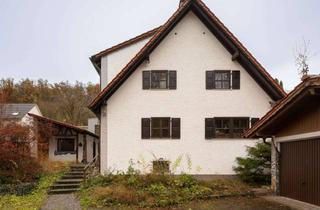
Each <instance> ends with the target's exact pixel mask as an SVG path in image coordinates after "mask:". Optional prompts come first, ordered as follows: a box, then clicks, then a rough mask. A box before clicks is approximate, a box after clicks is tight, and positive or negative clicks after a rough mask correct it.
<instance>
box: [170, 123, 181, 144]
mask: <svg viewBox="0 0 320 210" xmlns="http://www.w3.org/2000/svg"><path fill="white" fill-rule="evenodd" d="M180 127H181V126H180V118H172V119H171V138H172V139H180Z"/></svg>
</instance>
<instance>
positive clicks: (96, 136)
mask: <svg viewBox="0 0 320 210" xmlns="http://www.w3.org/2000/svg"><path fill="white" fill-rule="evenodd" d="M28 115H29V116H31V117H33V118H34V119H37V120H39V121H45V122H48V123H52V124H54V125H58V126H63V127H66V128H70V129H72V130H75V131H76V132H78V133H82V134H88V135H90V136H93V137H95V138H99V136H98V135H96V134H94V133H92V132H90V131H88V130H86V129H82V128H79V127H77V126H75V125H71V124H68V123H64V122H60V121H57V120H53V119H50V118H47V117H43V116H39V115H35V114H31V113H28Z"/></svg>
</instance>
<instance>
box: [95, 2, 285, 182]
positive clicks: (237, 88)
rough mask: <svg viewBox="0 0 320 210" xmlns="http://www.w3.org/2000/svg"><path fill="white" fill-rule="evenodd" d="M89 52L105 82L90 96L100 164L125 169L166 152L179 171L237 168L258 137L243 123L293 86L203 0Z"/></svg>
mask: <svg viewBox="0 0 320 210" xmlns="http://www.w3.org/2000/svg"><path fill="white" fill-rule="evenodd" d="M240 18H241V17H240ZM243 24H245V23H243ZM251 30H253V29H251ZM248 33H249V31H248ZM91 61H92V63H93V65H94V67H95V68H96V70H97V72H98V73H99V74H100V79H101V89H102V91H101V92H100V94H99V95H98V96H97V97H96V98H95V99H94V101H93V102H92V103H91V104H90V108H91V110H93V111H94V112H95V113H96V114H97V116H98V117H99V118H100V121H101V122H100V126H101V132H100V138H101V172H102V173H103V172H106V171H108V170H122V171H126V170H127V168H128V166H129V165H130V164H129V161H130V159H132V160H133V162H137V161H139V162H140V163H141V164H143V165H145V166H149V165H151V167H148V170H152V168H153V169H154V170H156V168H157V166H158V165H159V162H157V161H159V160H161V161H162V162H161V163H164V164H165V165H166V167H167V168H168V169H169V170H171V172H173V173H180V172H181V171H184V172H187V173H190V174H194V175H198V176H202V177H206V176H212V175H215V176H232V175H234V174H235V173H234V171H233V166H234V165H235V159H236V157H239V156H245V155H246V148H247V146H253V145H254V144H255V143H256V141H257V140H256V139H244V138H242V134H243V132H244V130H246V129H248V128H249V127H251V126H252V125H253V124H254V123H255V122H256V121H257V120H258V119H259V118H260V117H262V116H263V115H264V114H265V113H267V112H268V111H269V110H270V109H271V108H272V104H274V103H275V102H276V101H278V100H280V99H282V98H283V97H284V96H286V93H285V92H284V91H283V89H282V88H281V87H280V86H279V85H278V84H277V83H276V82H275V81H274V80H273V78H272V77H271V76H270V75H269V74H268V73H267V71H266V70H265V69H264V68H263V67H262V66H261V64H260V63H259V62H258V61H257V60H256V59H255V58H254V57H253V55H251V54H250V53H249V52H248V50H247V49H246V48H245V47H244V46H243V45H242V44H241V43H240V42H239V40H238V39H237V38H236V37H235V36H234V35H233V34H232V33H231V32H230V31H229V30H228V29H227V28H226V27H225V26H224V25H223V23H222V22H220V20H219V19H218V18H217V17H216V16H215V15H214V14H213V13H212V12H211V11H210V10H209V8H207V7H206V5H205V4H204V3H203V2H202V1H200V0H185V1H181V2H180V5H179V8H178V9H177V11H176V12H175V13H174V14H173V15H172V16H171V17H170V18H169V20H168V21H167V22H166V23H164V25H162V26H161V27H159V28H156V29H154V30H152V31H149V32H147V33H144V34H142V35H140V36H138V37H136V38H133V39H131V40H128V41H126V42H124V43H121V44H119V45H116V46H114V47H112V48H109V49H107V50H104V51H102V52H100V53H98V54H96V55H94V56H92V57H91ZM180 157H183V160H182V161H181V163H180V164H178V165H179V166H180V167H178V169H177V170H175V168H176V167H175V165H177V164H176V163H178V162H179V159H180ZM188 160H189V161H188ZM188 162H189V163H188ZM135 167H140V168H143V166H141V165H140V166H139V165H135Z"/></svg>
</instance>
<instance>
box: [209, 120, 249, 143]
mask: <svg viewBox="0 0 320 210" xmlns="http://www.w3.org/2000/svg"><path fill="white" fill-rule="evenodd" d="M248 128H249V118H248V117H232V118H231V117H216V118H206V119H205V137H206V139H212V138H241V137H242V135H243V133H244V131H245V130H246V129H248Z"/></svg>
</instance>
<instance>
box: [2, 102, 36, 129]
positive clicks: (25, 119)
mask: <svg viewBox="0 0 320 210" xmlns="http://www.w3.org/2000/svg"><path fill="white" fill-rule="evenodd" d="M29 113H30V114H36V115H39V116H42V113H41V111H40V109H39V107H38V105H37V104H22V103H21V104H13V103H12V104H0V119H1V120H2V121H3V122H4V123H5V124H6V123H10V122H18V123H24V124H30V120H31V119H30V117H29V116H28V114H29Z"/></svg>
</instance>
